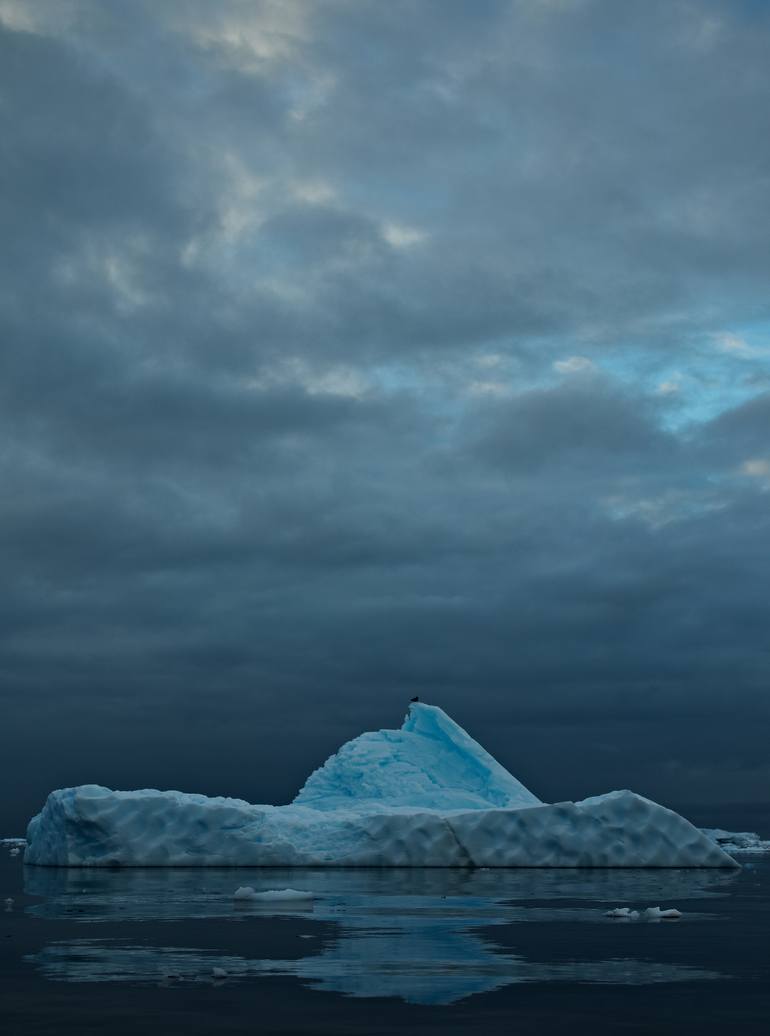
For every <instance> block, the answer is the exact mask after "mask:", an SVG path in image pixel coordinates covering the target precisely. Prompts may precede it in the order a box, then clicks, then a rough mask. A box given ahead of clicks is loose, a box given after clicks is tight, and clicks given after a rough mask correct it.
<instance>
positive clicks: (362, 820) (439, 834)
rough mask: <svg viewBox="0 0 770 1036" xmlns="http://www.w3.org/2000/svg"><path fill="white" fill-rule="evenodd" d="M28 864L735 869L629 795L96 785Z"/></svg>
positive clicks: (701, 839) (34, 837) (47, 827)
mask: <svg viewBox="0 0 770 1036" xmlns="http://www.w3.org/2000/svg"><path fill="white" fill-rule="evenodd" d="M28 839H29V846H28V848H27V853H26V862H27V863H34V864H49V865H54V866H132V867H144V866H149V867H153V866H166V867H168V866H173V867H180V866H181V867H185V866H186V867H204V866H261V867H271V866H299V867H314V866H337V867H725V866H734V865H735V864H734V861H733V860H732V859H731V858H730V857H729V856H728V855H727V854H726V853H725V852H723V850H722V849H720V848H719V846H718V845H716V844H715V843H714V842H713V841H711V840H710V839H709V838H707V837H706V836H705V835H704V834H702V833H701V832H700V831H698V830H697V829H696V828H695V827H693V825H692V824H690V823H689V821H687V820H685V819H684V818H683V817H680V816H679V815H678V814H676V813H673V812H672V811H671V810H669V809H665V808H664V807H663V806H658V805H657V804H656V803H654V802H650V801H649V800H648V799H645V798H642V797H641V796H640V795H635V794H634V793H633V792H630V791H615V792H611V793H610V794H609V795H601V796H598V797H597V798H592V799H587V800H586V801H584V802H577V803H572V802H561V803H557V804H556V805H551V806H549V805H540V806H528V807H521V808H518V809H478V810H469V811H466V812H437V811H427V810H426V811H423V810H419V811H414V810H408V809H406V808H403V807H402V808H401V809H399V810H398V811H394V812H392V813H388V812H377V813H369V814H366V813H363V814H361V813H356V812H343V811H335V812H333V813H321V812H318V811H316V810H312V809H308V808H306V807H303V806H295V805H291V806H283V807H271V806H251V805H249V804H248V803H246V802H241V801H239V800H237V799H207V798H204V797H203V796H199V795H183V794H181V793H180V792H173V791H166V792H160V791H128V792H126V791H109V790H108V789H107V788H100V787H97V786H93V785H87V786H85V787H81V788H67V789H65V790H63V791H56V792H54V793H53V794H52V795H51V796H49V798H48V801H47V803H46V805H45V808H44V810H43V812H42V813H41V814H40V815H39V816H38V817H36V818H35V819H34V820H33V821H32V823H31V824H30V829H29V834H28Z"/></svg>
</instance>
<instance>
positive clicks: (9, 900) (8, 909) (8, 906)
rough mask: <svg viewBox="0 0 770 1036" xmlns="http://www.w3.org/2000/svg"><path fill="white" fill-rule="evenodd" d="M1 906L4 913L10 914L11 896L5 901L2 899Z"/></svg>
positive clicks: (11, 907) (11, 906)
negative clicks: (3, 908)
mask: <svg viewBox="0 0 770 1036" xmlns="http://www.w3.org/2000/svg"><path fill="white" fill-rule="evenodd" d="M3 905H4V906H5V909H6V912H8V913H10V911H11V910H13V896H8V897H7V899H4V900H3Z"/></svg>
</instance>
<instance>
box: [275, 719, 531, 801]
mask: <svg viewBox="0 0 770 1036" xmlns="http://www.w3.org/2000/svg"><path fill="white" fill-rule="evenodd" d="M294 802H295V804H297V805H302V806H312V808H313V809H320V810H323V811H324V812H331V811H333V810H338V809H345V810H347V809H356V810H362V809H363V810H365V811H366V812H367V813H372V812H379V811H383V812H387V811H390V810H392V808H393V807H394V806H410V807H421V808H423V809H443V810H446V809H489V808H490V807H492V806H497V807H506V806H507V807H512V806H513V807H515V806H538V805H540V799H538V798H537V797H536V796H535V795H533V794H532V792H531V791H528V790H527V789H526V788H525V787H524V785H523V784H521V783H520V782H519V781H517V780H516V778H515V777H513V776H512V775H511V774H510V773H508V771H507V770H506V769H505V768H504V767H503V766H501V765H500V763H498V762H497V760H496V759H493V758H492V756H491V755H490V754H489V752H487V751H485V749H483V748H482V747H481V745H480V744H478V742H476V741H474V740H473V738H472V737H470V735H468V734H466V732H465V731H464V730H463V729H462V727H460V726H458V725H457V723H455V722H454V720H451V719H450V718H449V716H447V714H446V713H445V712H444V711H443V710H442V709H439V708H436V707H435V706H432V705H421V704H415V705H412V706H410V709H409V712H408V713H407V717H406V719H405V720H404V724H403V726H402V727H401V729H400V730H378V731H374V732H372V733H368V734H361V736H360V737H356V738H354V739H353V740H352V741H348V742H347V744H345V745H343V746H342V748H340V750H339V751H338V752H337V753H336V754H335V755H333V756H332V757H331V758H330V759H327V761H326V762H325V763H324V765H323V766H322V767H320V769H318V770H316V771H315V773H312V774H311V775H310V777H308V779H307V781H306V783H305V786H304V787H303V788H302V790H301V791H300V793H299V795H297V797H296V799H295V800H294Z"/></svg>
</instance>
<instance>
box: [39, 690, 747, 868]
mask: <svg viewBox="0 0 770 1036" xmlns="http://www.w3.org/2000/svg"><path fill="white" fill-rule="evenodd" d="M24 859H25V863H27V864H37V865H43V866H55V867H109V866H118V867H120V866H125V867H206V866H209V867H222V866H232V867H237V866H257V867H278V866H281V867H284V866H289V867H294V866H296V867H308V866H309V867H317V866H326V867H735V866H737V865H736V863H735V861H734V860H733V859H732V857H730V856H729V855H728V854H727V853H726V852H725V851H724V850H723V849H722V848H721V847H720V846H719V845H718V844H717V843H716V842H715V841H714V840H713V839H712V838H709V837H708V836H707V835H705V834H703V832H701V831H700V830H698V829H697V828H696V827H694V826H693V825H692V824H691V823H690V822H689V821H688V820H685V818H684V817H681V816H679V815H678V814H677V813H675V812H673V811H672V810H670V809H666V808H665V807H664V806H660V805H658V804H657V803H655V802H652V801H651V800H650V799H646V798H644V797H643V796H641V795H637V794H635V793H634V792H631V791H613V792H610V793H608V794H606V795H598V796H595V797H593V798H589V799H584V800H583V801H582V802H559V803H555V804H547V803H544V802H541V801H540V799H538V798H537V797H536V796H535V795H534V794H533V793H532V792H531V791H529V790H528V789H527V788H525V787H524V785H523V784H521V783H520V782H519V781H518V780H517V779H516V778H515V777H514V776H513V775H512V774H510V773H509V772H508V771H507V770H506V769H505V768H504V767H503V766H501V765H500V763H498V762H497V760H496V759H494V758H493V757H492V756H491V755H490V754H489V753H488V752H486V751H485V750H484V749H483V748H482V747H481V745H479V744H478V743H477V742H476V741H474V740H473V738H472V737H471V736H470V735H469V734H467V733H466V732H465V731H464V730H463V729H462V727H460V726H459V725H458V724H457V723H455V722H454V720H452V719H451V718H450V717H449V716H448V715H447V714H446V713H445V712H444V711H443V710H442V709H440V708H438V707H436V706H433V705H426V704H421V703H415V704H412V705H411V706H410V708H409V710H408V712H407V715H406V719H405V720H404V723H403V725H402V726H401V728H400V729H399V730H380V731H376V732H371V733H365V734H361V735H360V736H359V737H357V738H354V739H353V740H352V741H349V742H348V743H347V744H345V745H343V746H342V748H340V749H339V751H338V752H337V753H336V754H335V755H333V756H332V757H331V758H330V759H328V760H327V761H326V762H325V763H324V765H323V766H321V767H320V768H319V769H318V770H316V771H315V772H314V773H312V774H311V775H310V777H309V778H308V779H307V781H306V783H305V785H304V786H303V788H302V789H301V790H300V792H299V794H298V795H297V797H296V798H295V799H294V801H293V802H292V803H290V804H289V805H286V806H270V805H251V804H249V803H248V802H244V801H242V800H240V799H231V798H210V797H207V796H205V795H195V794H184V793H182V792H178V791H157V790H155V789H145V790H142V791H111V790H110V789H109V788H103V787H101V786H99V785H82V786H80V787H77V788H64V789H60V790H58V791H54V792H52V793H51V794H50V795H49V796H48V799H47V801H46V803H45V806H44V807H43V810H42V812H41V813H39V814H38V815H37V816H36V817H33V819H32V820H31V821H30V824H29V828H28V831H27V847H26V850H25V857H24Z"/></svg>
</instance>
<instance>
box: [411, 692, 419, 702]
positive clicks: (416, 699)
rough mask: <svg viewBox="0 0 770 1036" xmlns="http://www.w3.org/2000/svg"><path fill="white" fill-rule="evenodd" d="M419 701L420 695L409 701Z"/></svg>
mask: <svg viewBox="0 0 770 1036" xmlns="http://www.w3.org/2000/svg"><path fill="white" fill-rule="evenodd" d="M419 700H420V695H419V694H415V696H414V698H410V699H409V701H419Z"/></svg>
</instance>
